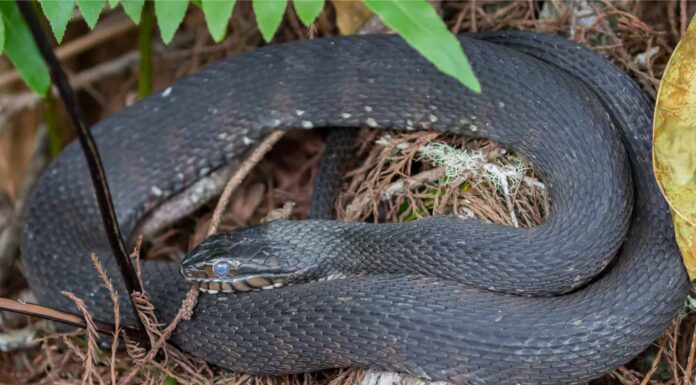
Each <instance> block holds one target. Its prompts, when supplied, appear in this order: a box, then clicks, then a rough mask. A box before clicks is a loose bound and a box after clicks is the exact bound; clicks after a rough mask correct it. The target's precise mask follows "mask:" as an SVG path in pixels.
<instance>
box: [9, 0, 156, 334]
mask: <svg viewBox="0 0 696 385" xmlns="http://www.w3.org/2000/svg"><path fill="white" fill-rule="evenodd" d="M17 6H18V7H19V10H20V12H21V13H22V16H23V17H24V20H26V22H27V25H28V26H29V29H30V30H31V33H32V35H33V36H34V40H35V41H36V44H37V46H38V47H39V50H40V51H41V55H42V56H43V58H44V60H46V63H47V64H48V68H49V69H50V71H51V78H52V79H53V82H54V83H55V85H56V87H57V88H58V92H59V93H60V96H61V98H63V101H64V102H65V107H66V108H67V110H68V114H69V115H70V119H71V120H72V123H73V125H74V126H75V131H77V137H78V138H79V140H80V145H82V150H83V152H84V153H85V158H86V159H87V165H88V166H89V173H90V175H91V177H92V184H93V185H94V189H95V190H96V194H97V202H99V209H100V212H101V217H102V221H103V222H104V227H105V228H106V235H107V238H108V239H109V244H110V245H111V251H112V252H113V254H114V258H116V262H117V263H118V266H119V268H120V270H121V276H122V277H123V281H124V283H125V285H126V289H127V290H128V292H129V293H133V292H136V291H138V292H142V291H143V289H142V287H140V283H139V281H138V279H137V278H136V275H135V269H134V268H133V264H132V262H131V260H130V258H129V257H128V253H127V252H126V246H125V243H124V242H123V236H122V235H121V229H120V228H119V227H118V221H117V220H116V212H115V210H114V204H113V201H112V199H111V192H110V190H109V185H108V183H107V182H106V174H105V173H104V166H103V165H102V161H101V157H100V156H99V152H98V151H97V144H96V143H95V142H94V138H93V137H92V133H91V132H90V131H89V129H88V128H87V125H86V124H85V122H84V119H83V118H82V111H81V110H80V106H79V105H78V104H77V99H76V98H75V93H74V92H73V90H72V88H71V87H70V83H69V82H68V77H67V76H66V75H65V72H63V69H62V68H61V66H60V63H59V62H58V59H57V58H56V56H55V55H54V54H53V49H52V48H51V45H50V44H49V43H48V40H47V39H46V37H45V36H44V35H43V31H42V29H41V26H40V25H39V22H38V20H36V16H35V15H34V10H33V9H32V6H31V2H28V1H21V0H17ZM128 298H129V299H130V300H131V305H132V306H133V311H134V312H135V311H136V307H135V303H133V298H132V297H131V296H130V295H129V296H128ZM136 318H137V317H136ZM138 326H139V327H140V328H141V329H142V330H144V328H143V325H142V324H141V323H140V321H139V320H138Z"/></svg>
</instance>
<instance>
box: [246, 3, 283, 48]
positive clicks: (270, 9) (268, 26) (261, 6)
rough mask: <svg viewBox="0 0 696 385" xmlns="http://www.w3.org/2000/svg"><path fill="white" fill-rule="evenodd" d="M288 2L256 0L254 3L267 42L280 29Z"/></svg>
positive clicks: (258, 21) (257, 19)
mask: <svg viewBox="0 0 696 385" xmlns="http://www.w3.org/2000/svg"><path fill="white" fill-rule="evenodd" d="M287 4H288V1H287V0H254V2H253V3H252V6H253V8H254V14H255V15H256V23H257V24H258V25H259V30H260V31H261V36H263V40H265V41H266V42H267V43H268V42H270V41H271V39H273V35H275V33H276V31H277V30H278V27H279V26H280V22H281V21H282V20H283V14H284V13H285V8H287Z"/></svg>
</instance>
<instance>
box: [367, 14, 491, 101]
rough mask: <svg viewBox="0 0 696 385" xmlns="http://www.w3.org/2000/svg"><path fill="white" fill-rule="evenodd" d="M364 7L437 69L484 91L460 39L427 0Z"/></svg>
mask: <svg viewBox="0 0 696 385" xmlns="http://www.w3.org/2000/svg"><path fill="white" fill-rule="evenodd" d="M365 5H367V7H368V8H370V9H371V10H372V12H374V13H376V14H377V15H379V17H380V18H381V19H382V21H384V24H386V25H387V26H389V27H390V28H392V29H394V30H395V31H396V32H398V33H399V34H400V35H401V37H403V38H404V40H406V42H407V43H408V44H409V45H411V46H412V47H413V48H414V49H415V50H416V51H418V52H419V53H420V54H421V55H423V56H424V57H425V58H426V59H428V61H430V62H431V63H433V64H434V65H435V67H437V69H439V70H440V71H442V72H444V73H445V74H447V75H449V76H452V77H454V78H455V79H457V80H459V81H460V82H461V83H462V84H464V85H465V86H466V87H468V88H469V89H471V90H472V91H474V92H476V93H480V92H481V84H480V83H479V81H478V79H476V75H474V71H473V69H472V68H471V65H470V64H469V61H468V60H467V58H466V56H465V55H464V51H463V50H462V47H461V44H459V40H457V38H456V37H455V36H454V34H453V33H452V32H450V31H449V30H448V29H447V27H446V26H445V23H443V22H442V20H441V19H440V16H438V14H437V12H435V9H433V7H432V5H430V4H429V3H428V2H427V1H426V0H409V1H399V0H365Z"/></svg>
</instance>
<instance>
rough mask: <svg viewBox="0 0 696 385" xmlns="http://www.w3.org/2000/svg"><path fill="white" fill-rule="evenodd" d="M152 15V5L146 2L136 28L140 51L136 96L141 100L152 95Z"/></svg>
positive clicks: (153, 12)
mask: <svg viewBox="0 0 696 385" xmlns="http://www.w3.org/2000/svg"><path fill="white" fill-rule="evenodd" d="M154 14H155V9H154V7H153V3H152V2H151V1H146V2H145V5H144V6H143V17H142V19H141V20H140V25H139V26H138V50H139V51H140V68H139V71H138V96H140V97H141V98H143V97H145V96H148V95H150V94H151V93H152V20H153V19H154Z"/></svg>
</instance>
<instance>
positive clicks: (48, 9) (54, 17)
mask: <svg viewBox="0 0 696 385" xmlns="http://www.w3.org/2000/svg"><path fill="white" fill-rule="evenodd" d="M41 8H42V9H43V12H44V15H46V18H47V19H48V22H49V24H51V29H52V30H53V35H54V36H55V37H56V40H57V41H58V43H60V42H61V41H63V35H64V34H65V27H66V26H67V25H68V22H69V21H70V18H72V15H73V9H74V8H75V0H41Z"/></svg>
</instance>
